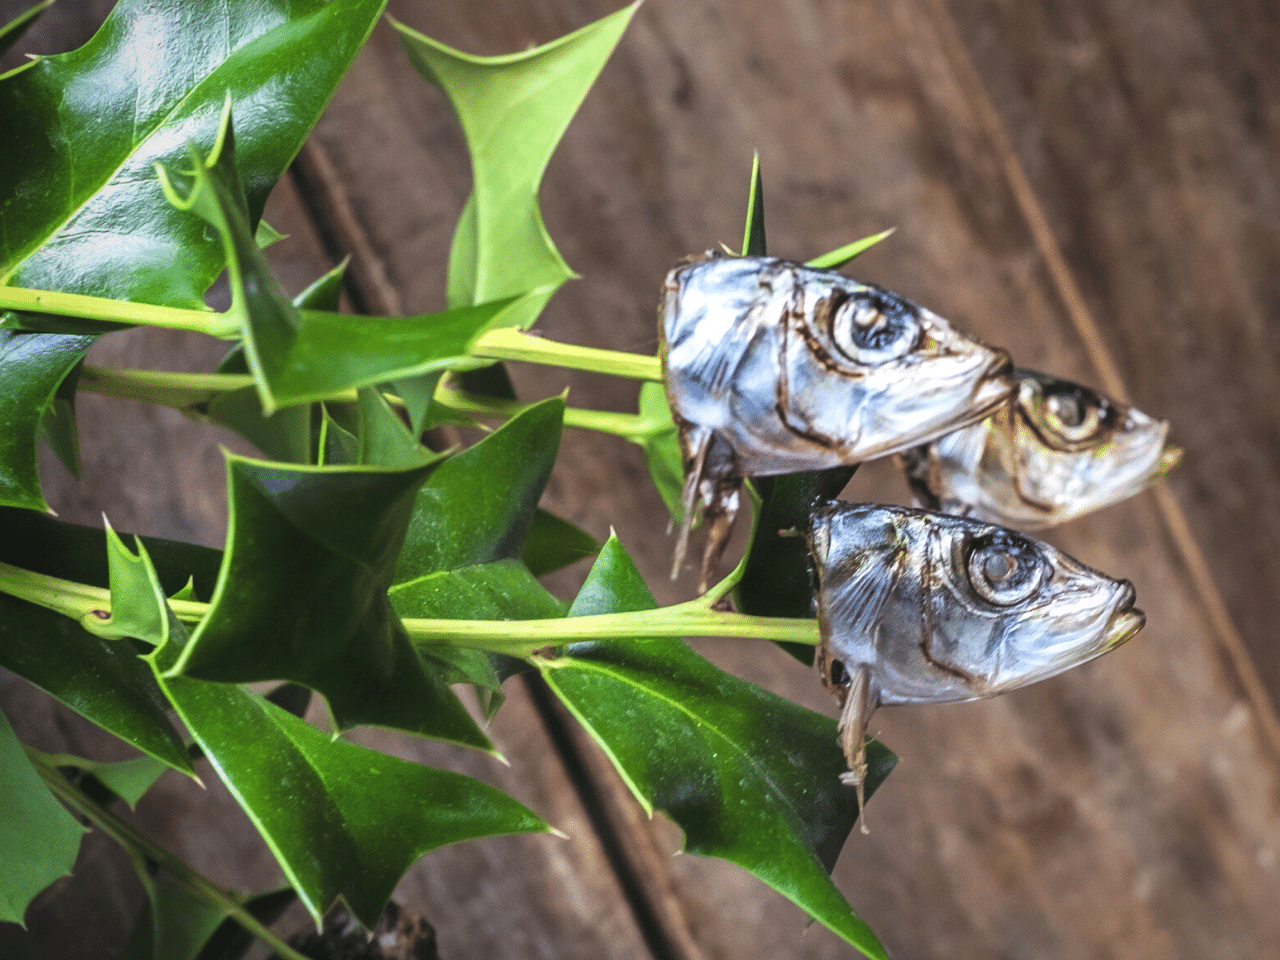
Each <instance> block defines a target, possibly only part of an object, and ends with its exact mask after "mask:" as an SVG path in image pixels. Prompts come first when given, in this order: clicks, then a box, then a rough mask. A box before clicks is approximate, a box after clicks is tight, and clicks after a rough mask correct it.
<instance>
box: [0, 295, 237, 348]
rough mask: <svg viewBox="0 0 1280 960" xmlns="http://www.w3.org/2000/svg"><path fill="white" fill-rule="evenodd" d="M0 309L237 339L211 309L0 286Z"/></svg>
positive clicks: (234, 324) (229, 324)
mask: <svg viewBox="0 0 1280 960" xmlns="http://www.w3.org/2000/svg"><path fill="white" fill-rule="evenodd" d="M0 310H25V311H27V312H28V313H47V314H52V315H54V316H59V317H78V318H79V319H81V320H106V321H109V322H112V323H129V324H135V325H137V326H144V327H166V328H168V329H170V330H190V331H193V332H194V333H207V334H209V335H211V336H215V337H228V336H230V337H237V336H239V333H240V324H239V323H238V322H235V321H232V320H229V319H227V318H226V316H225V315H224V314H220V313H214V312H213V311H212V310H183V309H180V308H178V307H157V306H155V305H154V304H149V303H134V302H132V301H129V300H112V299H110V298H108V297H88V296H85V295H83V294H79V293H63V292H62V291H60V290H28V289H27V288H25V287H0Z"/></svg>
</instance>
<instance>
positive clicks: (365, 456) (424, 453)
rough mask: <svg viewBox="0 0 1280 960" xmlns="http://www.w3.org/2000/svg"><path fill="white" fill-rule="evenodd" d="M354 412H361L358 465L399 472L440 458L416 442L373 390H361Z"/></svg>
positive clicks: (365, 388)
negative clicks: (397, 470) (356, 410)
mask: <svg viewBox="0 0 1280 960" xmlns="http://www.w3.org/2000/svg"><path fill="white" fill-rule="evenodd" d="M357 409H358V410H359V413H360V432H359V448H358V452H357V454H356V457H357V461H356V462H357V463H361V464H367V465H369V466H374V467H387V468H390V469H399V468H404V467H416V466H421V465H422V464H424V463H426V462H428V461H430V460H436V459H439V455H438V454H436V453H433V452H432V451H430V450H428V449H427V448H426V447H424V446H423V445H422V444H421V443H419V442H418V438H417V437H415V436H414V435H413V434H411V433H410V432H409V429H408V428H407V427H406V426H405V425H404V421H402V420H401V419H400V417H399V415H398V414H397V413H396V412H395V411H394V410H393V409H391V404H389V403H388V402H387V400H386V398H385V397H383V395H382V394H381V393H380V392H379V391H378V390H377V389H375V388H373V387H362V388H361V389H360V392H359V401H358V403H357Z"/></svg>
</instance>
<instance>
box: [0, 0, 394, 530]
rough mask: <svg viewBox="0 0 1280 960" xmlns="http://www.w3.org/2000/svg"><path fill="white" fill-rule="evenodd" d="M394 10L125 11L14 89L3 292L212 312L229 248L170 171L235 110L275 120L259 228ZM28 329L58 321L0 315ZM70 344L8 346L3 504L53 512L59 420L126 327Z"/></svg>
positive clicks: (256, 164)
mask: <svg viewBox="0 0 1280 960" xmlns="http://www.w3.org/2000/svg"><path fill="white" fill-rule="evenodd" d="M384 4H385V0H334V2H332V3H325V2H322V0H294V2H291V3H288V4H282V3H279V2H277V0H243V2H240V3H237V4H234V5H221V6H220V5H216V4H191V3H189V2H187V0H122V2H120V3H118V4H117V5H116V7H115V9H114V10H113V11H112V13H111V15H110V16H109V17H108V18H107V21H106V22H105V23H104V24H103V26H102V29H101V30H99V31H98V33H97V34H96V35H95V36H94V37H93V38H92V39H91V40H90V41H89V42H88V43H87V44H85V45H84V46H83V47H81V48H80V49H79V50H75V51H72V52H70V53H65V54H59V55H57V56H49V57H42V58H40V59H39V60H36V61H33V62H31V63H28V64H26V65H25V66H23V67H20V68H18V69H17V70H14V71H11V72H10V73H8V74H6V75H5V76H3V77H0V116H3V117H4V118H5V134H6V146H5V149H4V150H3V151H0V196H3V197H5V204H6V205H5V216H4V230H3V231H0V285H7V286H24V287H32V288H36V289H51V290H60V291H67V292H71V293H82V294H90V295H94V296H100V297H113V298H115V299H119V300H133V301H139V302H143V303H154V304H159V305H162V306H174V307H188V308H196V309H200V308H203V306H204V302H203V294H204V292H205V291H206V290H207V289H208V287H209V286H210V284H212V283H213V281H214V279H216V277H217V276H218V274H219V273H220V272H221V270H222V268H223V266H224V254H223V251H222V246H221V244H220V243H219V240H218V238H217V237H216V236H210V235H209V234H208V232H207V230H206V229H205V227H204V225H203V224H202V223H200V221H199V220H198V219H197V218H194V217H190V216H187V215H186V214H184V213H182V212H181V211H178V210H176V209H174V208H173V207H172V206H171V205H170V204H169V202H168V201H167V200H166V199H165V197H164V194H163V192H162V191H161V189H160V186H159V183H158V182H157V180H156V177H155V174H154V171H153V165H154V164H156V163H162V164H171V163H175V162H178V161H180V160H181V159H182V158H183V157H184V155H185V150H186V143H187V142H188V141H196V142H200V143H205V144H211V143H213V141H214V139H215V137H216V134H217V131H218V123H219V117H220V113H221V110H222V106H223V103H224V100H225V99H226V97H227V96H228V95H230V97H231V98H232V100H233V101H234V103H235V104H236V106H237V110H238V111H239V112H240V114H241V115H242V116H246V117H250V116H251V117H262V118H270V122H264V123H260V124H255V125H253V127H252V129H246V130H243V131H241V137H240V143H239V164H240V171H241V174H242V175H243V178H244V183H245V185H246V187H247V204H248V210H249V219H250V222H251V223H257V222H258V220H259V218H260V217H261V213H262V208H263V206H264V204H265V203H266V199H267V194H268V193H269V192H270V191H271V188H272V187H273V186H274V184H275V183H276V181H277V180H278V179H279V177H280V175H281V174H282V173H283V172H284V170H285V169H286V168H287V167H288V165H289V162H290V161H291V160H292V158H293V156H294V154H295V153H297V151H298V148H299V147H300V146H301V145H302V141H303V139H304V138H305V136H306V135H307V133H308V132H309V131H310V130H311V128H312V126H314V124H315V122H316V119H317V118H318V117H319V115H320V111H321V110H322V109H323V108H324V105H325V103H326V102H327V101H328V99H329V97H330V96H331V95H332V93H333V90H334V88H335V87H336V85H337V83H338V80H339V79H340V78H341V77H342V75H343V74H344V73H345V72H346V70H347V68H348V67H349V66H350V65H351V62H352V60H353V59H354V57H355V55H356V53H357V52H358V51H359V49H360V47H361V46H362V45H363V44H364V42H365V39H366V38H367V37H368V35H369V31H370V30H371V29H372V28H373V25H374V23H375V22H376V20H377V18H378V16H379V15H380V14H381V12H382V8H383V6H384ZM140 65H145V69H141V68H140ZM24 318H30V319H32V320H34V321H35V322H36V323H37V324H39V323H47V322H48V321H49V320H57V319H58V318H44V319H43V320H42V319H41V318H38V317H36V316H35V315H20V314H12V313H10V314H4V313H0V324H3V325H8V326H12V325H14V324H21V323H23V322H24ZM58 326H59V332H57V333H48V334H34V333H29V334H25V335H23V336H22V338H21V339H20V340H19V339H18V338H17V335H16V334H9V333H4V334H0V336H3V337H5V340H4V342H3V345H2V346H0V351H3V356H0V427H2V429H0V504H13V505H16V506H25V507H29V508H32V509H46V507H45V503H44V499H43V497H42V496H41V494H40V492H39V484H38V478H37V473H36V467H35V462H36V461H35V451H36V438H37V435H38V431H39V427H40V424H41V421H42V419H43V418H42V414H43V411H44V409H45V407H46V406H47V404H48V402H49V400H50V399H51V398H52V397H53V396H54V393H55V391H56V388H57V386H58V385H59V384H60V383H62V382H63V379H64V377H65V376H66V374H67V373H68V371H70V370H71V368H72V367H74V366H75V364H76V363H77V362H78V361H79V360H80V359H82V358H83V356H84V354H85V352H87V350H88V348H89V346H90V345H91V344H92V342H93V340H92V335H96V334H98V333H102V332H104V331H105V330H110V329H118V327H119V325H118V324H108V325H103V324H101V323H97V322H94V321H69V322H67V321H63V322H61V323H60V324H59V325H58ZM11 337H12V338H13V339H10V338H11ZM59 453H60V455H61V456H62V457H63V459H64V461H65V460H67V459H68V457H67V451H66V450H65V449H62V448H59Z"/></svg>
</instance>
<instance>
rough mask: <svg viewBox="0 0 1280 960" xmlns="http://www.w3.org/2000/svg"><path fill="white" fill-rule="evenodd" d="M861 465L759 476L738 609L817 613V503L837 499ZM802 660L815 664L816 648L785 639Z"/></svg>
mask: <svg viewBox="0 0 1280 960" xmlns="http://www.w3.org/2000/svg"><path fill="white" fill-rule="evenodd" d="M857 469H858V468H857V466H856V465H855V466H852V467H833V468H832V469H830V470H819V471H814V472H810V473H795V474H790V475H787V476H779V477H755V478H753V479H752V481H751V483H752V485H753V486H754V487H755V489H756V491H757V494H758V497H759V507H758V508H757V509H758V511H759V513H758V515H757V518H756V522H755V527H754V530H753V532H752V535H751V545H750V546H749V547H748V549H747V554H746V556H747V561H746V565H745V566H744V567H743V570H742V577H741V579H739V580H738V583H737V585H736V586H735V588H734V590H735V593H734V599H735V600H736V601H737V604H738V609H739V610H741V611H742V612H743V613H748V614H751V615H753V616H759V617H813V616H814V610H813V584H812V578H811V576H810V574H809V567H810V561H809V541H808V540H806V539H805V533H806V532H807V531H808V529H809V518H810V516H811V515H812V513H813V506H814V504H815V503H818V502H820V501H826V500H834V499H835V498H836V496H837V495H839V493H840V491H841V490H843V489H844V488H845V486H846V485H847V484H848V483H849V480H850V478H852V477H853V474H854V471H855V470H857ZM779 645H780V646H781V647H782V648H783V649H784V650H786V651H787V652H788V653H790V654H791V655H792V656H793V657H795V658H796V659H797V660H799V661H801V662H802V663H807V664H812V663H813V647H811V646H809V645H807V644H803V643H782V644H779Z"/></svg>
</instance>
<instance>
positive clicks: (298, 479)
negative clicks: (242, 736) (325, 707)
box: [172, 456, 489, 749]
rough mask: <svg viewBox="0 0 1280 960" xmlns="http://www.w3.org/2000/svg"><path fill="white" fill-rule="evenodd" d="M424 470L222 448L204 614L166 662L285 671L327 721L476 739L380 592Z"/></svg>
mask: <svg viewBox="0 0 1280 960" xmlns="http://www.w3.org/2000/svg"><path fill="white" fill-rule="evenodd" d="M432 469H434V464H427V465H425V466H419V467H416V468H413V469H409V470H375V469H371V468H367V467H351V468H342V467H302V466H284V465H281V464H272V463H265V462H261V461H256V460H249V459H245V458H242V457H235V456H228V458H227V477H228V481H227V487H228V500H229V502H230V513H231V522H230V530H229V531H228V536H227V549H226V552H225V554H224V556H223V565H222V570H221V573H220V575H219V578H218V585H217V588H216V590H215V591H214V596H213V600H212V606H211V608H210V611H209V614H208V615H207V616H206V617H205V619H204V620H203V621H202V622H201V623H200V625H199V626H198V627H197V628H196V630H195V632H194V633H193V635H192V637H191V641H190V643H189V644H187V646H186V647H185V648H184V649H183V650H182V652H181V654H180V655H179V657H178V659H177V661H176V663H175V665H174V666H173V667H172V672H173V673H174V674H180V673H181V674H189V675H191V676H196V677H201V678H204V679H209V680H221V681H225V682H230V683H248V682H252V681H258V680H290V681H293V682H295V683H300V684H303V685H305V686H308V687H310V688H311V689H313V690H316V691H318V692H319V693H321V694H323V695H324V697H325V698H326V699H327V700H328V702H329V707H330V709H331V710H332V712H333V716H334V720H335V722H336V723H337V725H338V727H339V729H344V730H345V729H347V728H348V727H352V726H355V725H357V724H374V725H377V726H385V727H394V728H396V729H400V730H407V731H409V732H411V733H417V734H421V735H423V736H428V737H435V738H438V739H441V740H449V741H452V742H455V743H461V744H465V745H468V746H474V747H480V748H482V749H489V741H488V740H487V739H486V738H485V736H484V734H482V733H481V732H480V729H479V728H478V727H477V726H476V724H475V721H474V720H472V719H471V716H470V715H469V714H468V713H467V712H466V710H465V709H464V708H463V706H462V704H461V703H459V702H458V699H457V697H455V696H454V694H453V692H452V691H451V690H449V688H448V686H447V685H446V684H445V683H444V682H443V681H442V680H441V679H440V678H439V677H437V676H435V675H433V674H432V673H431V672H429V671H428V670H427V669H426V668H425V666H424V664H423V662H422V659H421V658H420V657H419V656H418V654H417V652H416V651H415V650H414V649H413V645H412V644H411V643H410V642H409V638H408V636H407V635H406V634H405V632H404V628H403V627H402V626H401V624H400V619H399V617H397V616H396V614H395V611H394V610H393V609H392V608H391V604H390V602H389V600H388V599H387V587H388V586H390V584H391V581H392V571H393V569H394V565H395V558H396V555H397V553H398V552H399V550H400V545H401V543H402V541H403V539H404V531H405V526H406V524H407V523H408V520H409V515H410V511H411V510H412V509H413V503H414V495H415V493H416V491H417V488H418V487H419V485H420V484H422V482H423V480H424V479H425V478H426V477H427V476H428V474H430V472H431V471H432Z"/></svg>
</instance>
